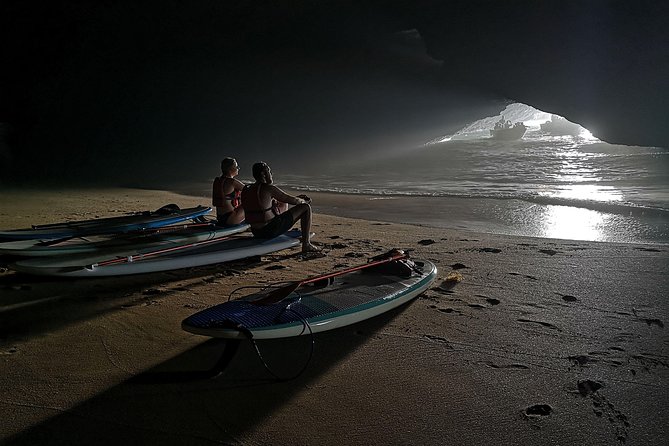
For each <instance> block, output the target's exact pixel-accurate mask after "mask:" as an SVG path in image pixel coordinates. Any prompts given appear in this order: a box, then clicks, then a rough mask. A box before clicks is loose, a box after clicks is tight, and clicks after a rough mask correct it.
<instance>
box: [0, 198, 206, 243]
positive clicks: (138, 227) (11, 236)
mask: <svg viewBox="0 0 669 446" xmlns="http://www.w3.org/2000/svg"><path fill="white" fill-rule="evenodd" d="M209 212H211V208H210V207H205V206H197V207H194V208H189V209H179V207H178V206H177V205H174V204H169V205H166V206H163V207H162V208H160V209H158V210H157V211H145V212H138V213H136V214H131V215H124V216H121V217H110V218H96V219H93V220H83V221H71V222H63V223H53V224H48V225H33V227H32V228H26V229H14V230H10V231H0V242H8V241H16V240H42V241H44V240H55V239H66V238H74V237H84V236H90V235H100V234H120V233H129V232H133V231H145V230H150V229H154V228H160V227H163V226H167V225H171V224H175V223H179V222H182V221H186V220H197V219H199V218H200V217H202V216H204V215H205V214H208V213H209Z"/></svg>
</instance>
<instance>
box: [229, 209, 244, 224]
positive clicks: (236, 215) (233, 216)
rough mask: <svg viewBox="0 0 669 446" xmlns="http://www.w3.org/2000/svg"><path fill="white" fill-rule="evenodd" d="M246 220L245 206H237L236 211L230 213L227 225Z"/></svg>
mask: <svg viewBox="0 0 669 446" xmlns="http://www.w3.org/2000/svg"><path fill="white" fill-rule="evenodd" d="M243 221H244V208H243V207H241V206H237V207H236V208H235V210H234V211H232V212H231V213H230V215H229V216H228V219H227V220H226V222H225V224H226V225H230V226H232V225H238V224H240V223H241V222H243Z"/></svg>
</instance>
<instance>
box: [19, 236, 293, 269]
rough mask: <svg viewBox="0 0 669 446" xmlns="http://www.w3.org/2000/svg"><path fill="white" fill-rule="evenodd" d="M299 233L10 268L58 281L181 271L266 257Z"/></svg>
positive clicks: (39, 261) (43, 260)
mask: <svg viewBox="0 0 669 446" xmlns="http://www.w3.org/2000/svg"><path fill="white" fill-rule="evenodd" d="M300 235H301V234H300V232H299V231H290V232H288V233H286V234H284V235H281V236H279V237H276V238H273V239H258V238H254V237H253V236H251V235H248V236H244V235H239V236H231V237H230V238H225V239H222V240H211V241H205V242H200V243H195V244H192V245H193V246H189V247H184V248H183V249H180V248H178V247H176V249H171V250H170V251H168V252H164V253H160V254H157V255H155V254H154V253H152V252H151V251H148V252H138V253H136V255H126V256H119V257H116V258H113V259H110V258H107V257H103V258H101V257H99V256H98V257H85V258H82V257H81V256H66V257H63V258H55V259H52V258H37V259H27V260H21V261H17V262H15V263H13V264H10V265H9V267H10V268H12V269H14V270H16V271H20V272H24V273H28V274H36V275H45V276H59V277H104V276H122V275H130V274H143V273H152V272H159V271H170V270H175V269H180V268H191V267H195V266H203V265H212V264H215V263H221V262H229V261H232V260H239V259H243V258H246V257H252V256H257V255H264V254H269V253H272V252H276V251H280V250H282V249H287V248H292V247H294V246H297V245H299V244H300V239H299V237H300Z"/></svg>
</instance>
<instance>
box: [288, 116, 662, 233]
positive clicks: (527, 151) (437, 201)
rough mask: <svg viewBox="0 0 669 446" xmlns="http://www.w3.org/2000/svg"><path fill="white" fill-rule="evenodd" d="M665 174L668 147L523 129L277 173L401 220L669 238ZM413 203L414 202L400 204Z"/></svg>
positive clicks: (374, 214) (494, 229)
mask: <svg viewBox="0 0 669 446" xmlns="http://www.w3.org/2000/svg"><path fill="white" fill-rule="evenodd" d="M668 173H669V150H667V149H663V148H654V147H638V146H625V145H616V144H608V143H605V142H602V141H599V140H597V139H595V138H592V137H591V136H589V134H587V132H585V134H582V135H578V136H550V135H546V134H544V133H543V132H541V131H538V130H536V129H534V130H533V129H531V130H529V131H528V132H527V133H526V134H525V136H524V137H523V139H521V140H518V141H496V140H492V139H490V138H489V137H488V138H486V137H477V138H472V139H460V140H458V139H453V138H452V139H449V138H444V139H443V140H440V141H437V142H434V143H432V144H426V145H424V146H421V147H419V148H413V149H408V150H406V151H405V152H404V153H402V154H399V155H398V154H396V155H394V156H392V157H390V156H389V157H380V158H379V159H376V160H374V161H362V160H350V161H348V162H346V163H340V164H339V165H338V166H337V167H336V169H323V171H320V172H318V171H316V170H314V171H313V172H311V173H310V174H308V175H305V174H296V173H290V172H285V173H282V174H281V176H280V178H277V180H278V183H280V185H282V186H286V187H291V188H294V189H300V190H306V191H309V190H311V191H322V192H336V193H345V194H360V195H365V196H366V197H367V198H369V199H370V200H373V199H378V200H387V201H386V202H385V203H384V204H386V205H387V206H389V207H392V208H393V210H394V215H398V212H397V211H398V209H397V207H400V209H399V214H400V215H401V213H402V209H401V208H402V206H404V207H405V208H406V213H405V215H404V216H403V217H401V218H400V219H401V220H403V221H406V222H408V223H419V224H420V223H424V224H429V225H436V226H440V227H450V228H460V229H471V230H475V231H482V232H491V233H499V234H511V235H526V236H536V237H548V238H560V239H574V240H593V241H613V242H628V243H669V176H668V175H667V174H668ZM407 200H409V201H407ZM411 200H414V201H415V203H420V206H419V207H418V208H416V206H409V205H407V203H411V202H412V201H411ZM378 210H379V207H378V206H370V207H369V209H368V211H367V214H369V215H367V214H366V213H365V212H366V210H365V209H364V208H361V209H355V212H353V213H350V212H349V213H348V215H351V216H355V217H363V218H365V217H366V218H370V219H379V211H378ZM322 211H324V212H328V210H327V209H322ZM337 212H338V213H339V214H342V212H341V210H339V211H337ZM343 214H347V213H346V211H344V212H343ZM381 214H383V212H381ZM394 219H395V220H397V219H398V218H394Z"/></svg>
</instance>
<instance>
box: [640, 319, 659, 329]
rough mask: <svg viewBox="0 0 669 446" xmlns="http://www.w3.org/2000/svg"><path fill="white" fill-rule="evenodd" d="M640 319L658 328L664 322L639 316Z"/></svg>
mask: <svg viewBox="0 0 669 446" xmlns="http://www.w3.org/2000/svg"><path fill="white" fill-rule="evenodd" d="M641 320H642V321H644V322H645V323H647V324H648V326H649V327H650V326H651V325H657V326H658V327H660V328H664V322H662V321H661V320H660V319H648V318H641Z"/></svg>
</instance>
